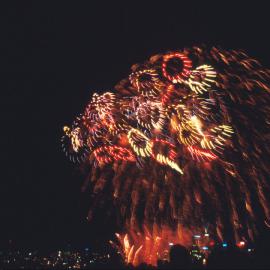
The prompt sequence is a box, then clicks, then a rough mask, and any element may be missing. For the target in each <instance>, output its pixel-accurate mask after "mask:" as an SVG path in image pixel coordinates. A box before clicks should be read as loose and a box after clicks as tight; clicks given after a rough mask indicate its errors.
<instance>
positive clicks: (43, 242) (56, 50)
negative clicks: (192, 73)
mask: <svg viewBox="0 0 270 270" xmlns="http://www.w3.org/2000/svg"><path fill="white" fill-rule="evenodd" d="M66 2H67V1H63V2H59V1H54V2H47V1H35V2H32V3H31V2H27V1H18V2H17V4H14V3H12V4H11V5H10V6H8V7H4V8H2V9H1V10H2V11H1V27H2V30H1V47H2V49H1V55H2V56H1V59H0V62H1V63H0V64H1V75H2V76H1V89H0V95H1V98H0V107H1V115H0V117H1V133H0V136H1V138H0V147H1V148H0V157H1V167H2V168H1V171H0V178H1V180H0V185H1V189H0V192H1V198H0V200H1V201H0V211H1V212H0V241H1V246H6V245H7V244H8V243H11V245H14V246H21V247H52V246H59V245H64V244H67V243H70V244H72V245H79V246H85V245H89V243H97V242H99V241H101V239H106V238H107V237H109V236H110V235H111V234H112V233H113V232H112V229H111V227H110V224H96V223H94V224H92V225H91V224H90V225H89V224H87V221H86V215H87V203H86V199H85V196H82V194H81V185H82V182H83V180H84V177H85V176H84V175H82V174H81V173H80V172H79V170H78V169H76V167H75V166H73V165H72V164H71V163H70V162H69V161H68V160H67V159H66V158H65V156H64V154H63V153H62V151H61V145H60V138H61V135H62V127H63V125H65V124H70V123H71V122H72V120H73V119H74V118H75V117H76V115H78V114H79V113H80V112H82V111H83V108H84V106H85V105H86V104H87V102H88V100H89V98H90V96H91V94H92V93H93V92H94V91H104V90H110V89H112V87H113V86H114V85H115V84H116V83H117V82H118V81H119V80H121V79H122V78H123V77H125V76H127V75H128V74H129V71H130V66H131V65H132V64H134V63H137V62H140V61H143V60H144V59H146V58H148V57H149V56H151V55H152V54H155V53H158V52H163V51H165V50H168V49H177V48H180V49H181V48H182V47H185V46H190V45H200V44H206V45H209V46H212V45H220V46H222V47H224V48H226V49H237V48H238V49H239V48H241V49H244V50H246V51H247V52H248V53H249V54H250V55H251V56H254V57H256V58H258V59H259V60H260V61H261V62H262V63H263V64H264V65H266V66H268V67H269V66H270V60H269V47H270V46H269V45H270V42H269V30H268V28H269V15H268V7H267V6H266V4H265V5H263V3H267V1H265V2H263V1H261V2H258V1H256V2H254V1H252V3H253V4H248V3H247V2H248V1H243V2H242V3H241V2H240V1H234V2H237V3H238V4H237V5H235V4H234V3H233V2H232V3H231V4H229V1H213V2H207V4H206V1H197V2H195V1H194V2H193V3H192V4H186V3H185V2H184V1H178V4H177V5H176V4H175V3H174V2H167V1H162V2H161V3H158V2H159V1H153V2H150V1H148V3H147V4H146V3H143V2H139V1H125V2H123V3H122V2H119V1H107V2H105V1H104V2H101V1H87V2H79V1H72V2H71V1H70V2H71V3H66ZM111 2H112V3H111ZM145 2H146V1H145ZM9 240H11V242H10V241H9Z"/></svg>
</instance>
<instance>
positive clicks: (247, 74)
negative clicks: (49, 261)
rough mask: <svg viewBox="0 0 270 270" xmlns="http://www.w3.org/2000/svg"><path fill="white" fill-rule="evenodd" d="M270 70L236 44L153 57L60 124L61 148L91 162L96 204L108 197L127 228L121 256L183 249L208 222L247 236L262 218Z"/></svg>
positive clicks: (214, 228)
mask: <svg viewBox="0 0 270 270" xmlns="http://www.w3.org/2000/svg"><path fill="white" fill-rule="evenodd" d="M269 77H270V71H269V70H268V69H265V68H263V67H262V66H261V65H260V63H259V62H258V61H256V60H254V59H252V58H250V57H249V56H248V55H246V54H245V53H244V52H242V51H234V50H232V51H226V50H222V49H218V48H215V47H214V48H212V49H209V50H208V49H205V48H199V47H192V48H186V49H184V50H182V51H177V52H168V53H164V54H160V55H155V56H152V57H151V58H150V59H149V61H146V62H144V63H143V64H142V65H135V66H133V67H132V73H131V74H130V75H129V77H128V78H127V79H124V80H122V81H121V82H120V83H119V84H118V85H116V86H115V91H111V92H105V93H104V94H102V95H98V94H94V95H93V97H92V99H91V100H90V102H89V104H88V106H87V107H86V109H85V111H84V113H83V114H82V115H81V116H80V117H78V118H77V119H76V121H75V122H74V124H73V125H72V126H71V127H70V128H69V127H65V128H64V131H65V135H64V137H63V138H62V143H63V149H64V150H65V152H66V154H67V155H68V156H70V159H71V160H72V161H74V162H84V163H85V164H86V165H88V166H91V168H92V170H91V173H90V175H89V177H88V179H87V184H86V186H87V185H88V186H89V188H90V190H91V192H92V194H93V197H94V198H96V199H95V200H94V201H95V202H94V204H93V205H97V204H98V203H99V202H101V201H104V200H106V198H108V197H110V198H112V200H113V201H114V204H113V205H112V206H111V209H104V210H106V211H116V212H118V214H119V217H120V218H119V221H118V222H119V228H121V230H122V231H123V232H125V233H128V234H129V236H128V235H126V236H121V235H119V236H118V238H119V241H120V243H122V244H123V245H122V246H123V247H124V250H125V252H124V254H125V256H126V260H127V261H128V262H134V264H136V263H137V261H138V260H139V259H138V258H139V257H143V258H144V259H142V260H145V261H148V262H150V263H153V262H154V260H155V259H156V257H155V258H152V257H151V254H152V253H153V252H149V250H152V251H153V250H157V252H158V253H159V254H161V253H162V252H163V251H164V250H165V246H166V245H167V244H164V243H165V242H166V241H167V240H168V241H172V239H174V240H175V239H177V241H176V242H179V243H181V244H184V245H186V246H188V245H189V244H190V239H191V238H192V235H193V234H194V233H197V232H200V231H203V230H204V228H205V226H206V224H208V225H207V226H208V228H209V231H210V232H211V234H212V235H213V238H215V239H217V240H222V239H224V238H233V239H234V240H235V241H240V240H241V239H244V240H245V241H253V240H254V237H255V235H256V232H257V230H258V228H259V226H261V225H262V224H265V223H264V221H265V222H266V224H268V223H269V220H270V212H269V186H268V180H267V179H268V178H269V166H270V162H269V158H268V157H269V153H270V149H269V124H270V119H269V115H270V109H269V91H270V88H269V82H270V79H269ZM108 187H109V188H108ZM98 209H100V208H98ZM255 209H256V211H255ZM94 212H95V208H93V209H91V213H92V214H91V216H94V214H93V213H94ZM89 219H90V218H89ZM165 227H166V230H164V229H163V228H165ZM164 231H166V233H165V234H164V233H163V232H164ZM169 234H170V235H173V236H170V237H169V236H168V235H169ZM124 235H125V234H124ZM145 237H148V238H145ZM145 239H152V240H151V241H152V243H151V244H149V243H148V242H149V241H150V240H145ZM164 239H165V240H164ZM166 239H167V240H166ZM132 241H133V242H132ZM151 241H150V242H151ZM164 241H165V242H164ZM168 241H167V242H168ZM166 248H167V246H166ZM162 250H163V251H162ZM142 254H146V255H142ZM149 256H150V257H149Z"/></svg>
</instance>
